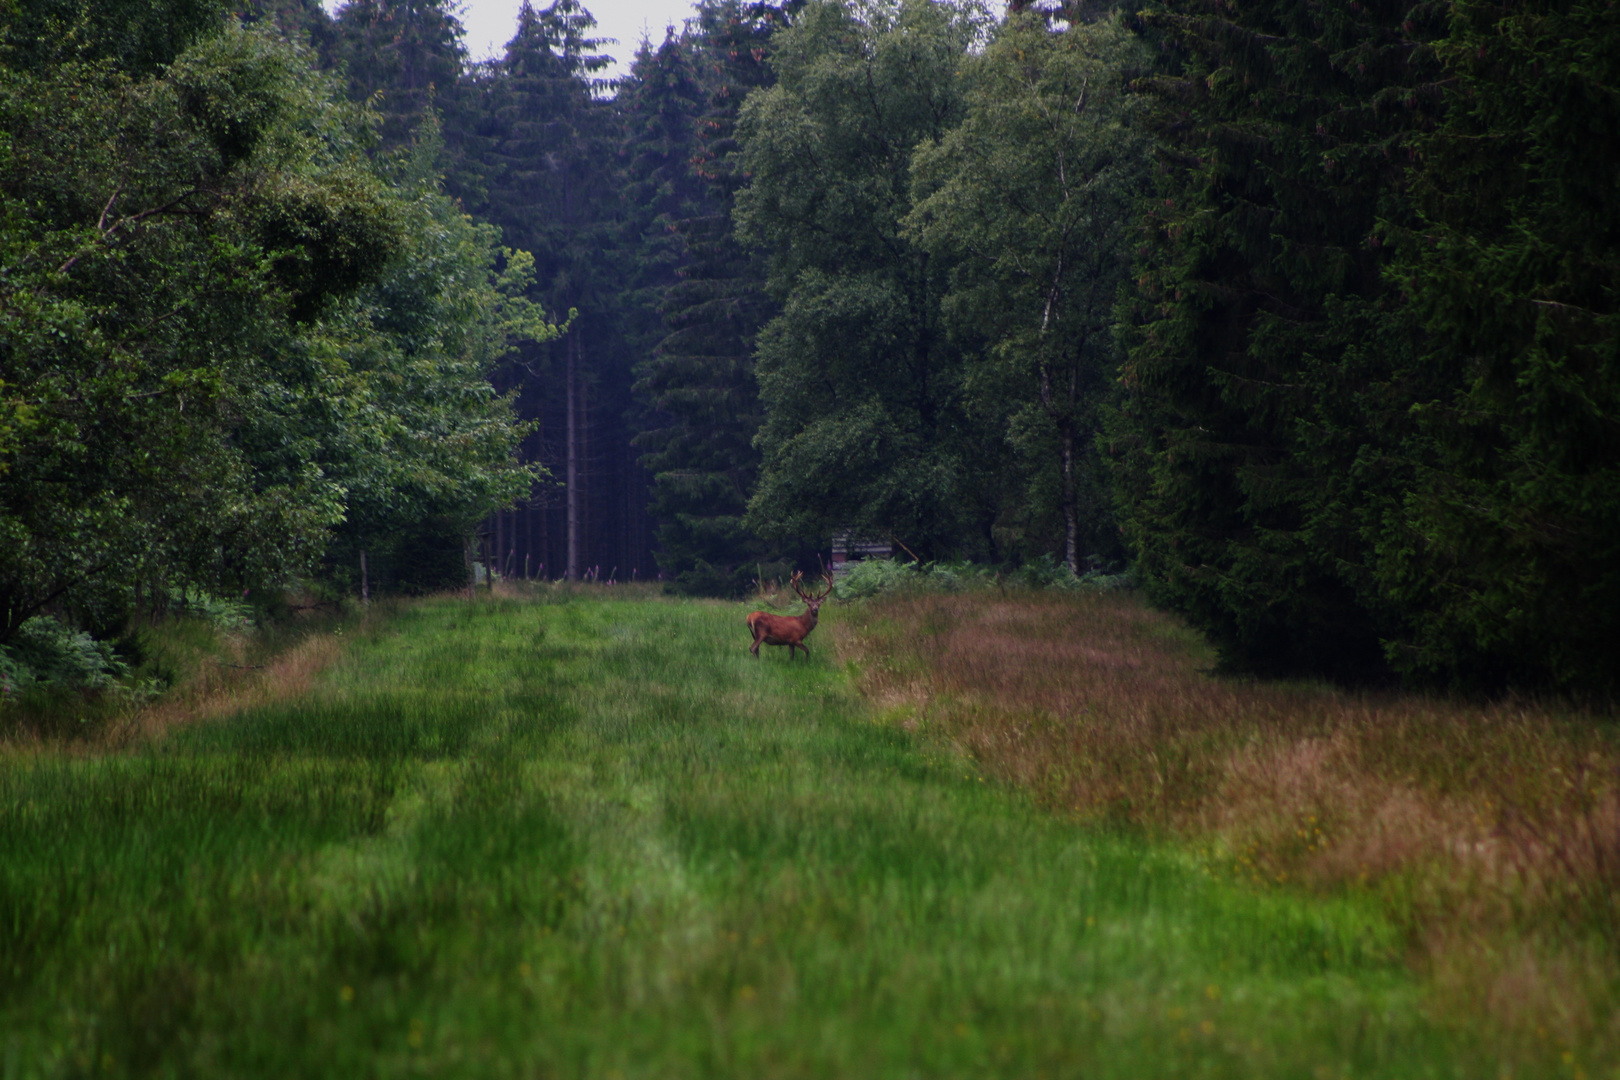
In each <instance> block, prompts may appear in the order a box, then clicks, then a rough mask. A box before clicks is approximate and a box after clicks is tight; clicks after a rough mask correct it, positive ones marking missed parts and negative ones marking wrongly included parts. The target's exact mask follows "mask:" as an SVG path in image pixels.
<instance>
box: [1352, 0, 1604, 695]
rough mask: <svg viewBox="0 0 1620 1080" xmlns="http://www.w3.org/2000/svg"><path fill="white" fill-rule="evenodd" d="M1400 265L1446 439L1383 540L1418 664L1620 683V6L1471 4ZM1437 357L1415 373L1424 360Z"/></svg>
mask: <svg viewBox="0 0 1620 1080" xmlns="http://www.w3.org/2000/svg"><path fill="white" fill-rule="evenodd" d="M1438 50H1439V53H1440V56H1441V58H1442V60H1443V61H1444V62H1445V65H1446V69H1447V71H1448V73H1449V74H1450V75H1451V76H1452V78H1453V82H1452V84H1451V87H1450V89H1449V92H1448V100H1449V106H1448V110H1447V113H1446V118H1445V122H1444V123H1443V124H1442V125H1441V126H1440V127H1439V129H1438V130H1437V131H1435V132H1434V133H1433V135H1431V136H1429V137H1427V138H1425V139H1423V140H1422V141H1421V143H1420V144H1419V149H1420V152H1421V159H1420V160H1421V164H1420V167H1419V169H1418V173H1417V177H1416V186H1417V197H1418V199H1419V202H1420V205H1421V207H1422V209H1423V210H1424V212H1425V221H1424V222H1423V223H1422V225H1421V226H1419V227H1418V228H1417V229H1415V230H1414V231H1413V234H1412V235H1411V236H1410V238H1409V239H1407V241H1406V242H1405V243H1404V244H1403V246H1402V249H1401V251H1402V258H1401V259H1400V261H1399V263H1398V264H1397V265H1396V266H1395V267H1393V268H1392V269H1391V272H1390V277H1391V280H1392V281H1394V282H1395V283H1397V284H1402V285H1404V286H1405V287H1406V289H1407V290H1408V294H1409V296H1410V299H1411V301H1412V303H1413V306H1414V308H1415V309H1416V311H1417V313H1418V314H1419V316H1420V317H1421V318H1422V319H1423V321H1424V324H1425V327H1426V329H1427V331H1428V337H1427V339H1426V341H1425V348H1424V354H1423V356H1422V359H1421V360H1420V361H1419V362H1418V363H1417V364H1415V365H1414V367H1415V368H1418V369H1420V370H1423V371H1427V372H1434V373H1435V374H1433V375H1430V380H1431V382H1430V385H1431V386H1433V389H1432V390H1430V391H1429V392H1428V393H1425V394H1424V395H1422V396H1419V397H1416V398H1415V404H1416V405H1417V407H1418V410H1419V412H1418V417H1419V423H1420V426H1421V428H1422V430H1423V431H1424V433H1425V434H1426V435H1427V436H1428V437H1430V438H1432V440H1433V443H1432V448H1431V452H1430V453H1429V454H1427V455H1425V457H1424V459H1423V461H1422V465H1421V467H1420V468H1419V470H1418V471H1417V474H1416V478H1415V483H1414V484H1413V485H1412V487H1411V488H1410V489H1409V490H1408V491H1407V492H1405V493H1404V498H1403V500H1402V509H1403V511H1404V515H1403V518H1404V520H1403V521H1402V522H1401V524H1402V525H1403V526H1404V527H1403V528H1402V529H1400V530H1399V531H1394V530H1392V531H1391V532H1390V533H1388V534H1386V536H1385V537H1384V538H1383V539H1382V546H1381V554H1382V556H1383V559H1382V563H1381V566H1380V582H1381V584H1382V585H1383V586H1384V588H1385V589H1386V590H1388V592H1389V593H1390V594H1391V596H1392V597H1393V598H1394V599H1395V600H1396V602H1398V603H1399V604H1400V605H1401V606H1402V607H1403V609H1405V610H1408V611H1411V612H1412V613H1413V615H1412V620H1411V624H1412V625H1411V629H1410V630H1409V631H1407V632H1406V633H1404V634H1402V635H1401V637H1400V638H1399V639H1397V640H1396V641H1394V642H1392V655H1393V658H1394V659H1395V661H1396V662H1397V663H1398V664H1400V665H1401V666H1402V667H1403V668H1405V669H1407V670H1410V671H1414V672H1420V673H1428V674H1439V675H1442V676H1446V677H1449V678H1454V679H1457V678H1460V679H1464V680H1466V681H1469V682H1473V683H1480V682H1486V683H1499V682H1502V681H1513V682H1518V683H1551V684H1552V685H1555V686H1560V687H1567V688H1576V689H1597V690H1612V689H1614V688H1615V687H1616V686H1617V685H1620V683H1617V680H1620V644H1617V642H1620V426H1617V424H1616V420H1615V417H1616V415H1617V414H1620V206H1617V201H1616V197H1615V196H1616V187H1615V179H1616V177H1617V176H1620V96H1617V91H1616V87H1617V86H1620V16H1617V14H1616V12H1615V9H1614V6H1613V5H1612V4H1605V3H1596V2H1575V3H1539V2H1538V3H1524V4H1515V5H1508V6H1506V7H1503V6H1499V5H1487V4H1481V3H1473V2H1468V3H1459V4H1457V5H1455V7H1454V9H1453V12H1452V21H1451V28H1450V33H1449V34H1448V36H1447V38H1446V39H1445V41H1444V42H1443V43H1442V44H1441V45H1440V46H1439V47H1438ZM1416 374H1417V372H1414V375H1416Z"/></svg>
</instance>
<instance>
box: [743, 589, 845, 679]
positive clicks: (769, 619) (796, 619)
mask: <svg viewBox="0 0 1620 1080" xmlns="http://www.w3.org/2000/svg"><path fill="white" fill-rule="evenodd" d="M803 577H804V575H803V574H799V573H795V574H794V575H793V591H794V592H796V593H798V594H799V599H801V600H803V601H804V605H805V613H804V614H803V615H772V614H770V613H769V612H765V611H755V612H752V613H751V614H750V615H749V616H748V629H749V631H750V632H751V633H752V634H753V635H754V644H753V645H751V646H749V648H748V651H749V652H751V653H753V654H754V658H755V659H756V660H757V659H758V658H759V647H760V646H761V645H786V646H787V647H788V659H789V660H791V659H793V655H794V650H796V649H803V650H804V655H805V657H806V658H808V657H809V656H810V647H809V646H808V645H806V644H805V643H804V639H805V637H806V636H807V635H808V634H809V633H810V631H812V630H814V629H815V628H816V617H817V615H818V614H819V613H820V611H821V604H822V601H824V600H826V599H827V596H828V594H829V593H831V592H832V577H831V576H830V575H827V574H823V575H822V578H823V580H825V581H826V582H827V587H826V589H824V590H823V591H822V592H821V593H820V594H819V595H816V596H811V595H810V594H809V593H807V592H805V591H804V589H802V588H800V586H799V581H800V579H802V578H803Z"/></svg>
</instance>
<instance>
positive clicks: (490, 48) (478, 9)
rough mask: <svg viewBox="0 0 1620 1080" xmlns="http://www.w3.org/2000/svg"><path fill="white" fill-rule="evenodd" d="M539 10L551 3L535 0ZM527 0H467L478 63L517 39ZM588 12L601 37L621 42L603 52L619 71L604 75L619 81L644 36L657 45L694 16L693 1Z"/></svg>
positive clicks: (632, 3)
mask: <svg viewBox="0 0 1620 1080" xmlns="http://www.w3.org/2000/svg"><path fill="white" fill-rule="evenodd" d="M530 2H531V3H533V4H534V6H535V7H536V8H543V7H545V6H546V4H547V3H549V0H530ZM521 3H522V0H462V7H461V23H462V25H463V26H465V27H466V28H467V52H468V53H470V54H471V55H472V58H473V59H474V60H483V59H485V58H487V57H489V56H492V55H494V54H496V53H498V52H500V50H501V47H502V46H504V45H505V44H506V42H507V39H508V38H510V37H511V36H512V27H513V25H514V24H515V23H516V22H517V10H518V7H519V6H520V5H521ZM585 9H586V10H587V11H589V12H590V13H591V14H592V15H595V16H596V33H597V36H598V37H604V38H618V41H616V42H614V43H613V44H612V45H609V46H608V47H607V48H606V49H604V50H603V51H604V52H606V53H607V54H608V55H609V56H612V57H613V58H614V59H615V60H617V61H618V65H616V66H615V67H614V68H613V70H611V71H606V72H603V74H604V75H607V76H609V77H615V76H618V75H622V74H624V73H625V72H626V71H627V70H628V69H629V67H630V58H631V57H632V56H634V55H635V54H636V46H637V45H638V44H640V43H641V38H642V35H643V34H646V35H647V36H648V37H650V38H652V39H653V43H654V44H657V43H658V42H660V41H662V40H663V38H664V27H665V26H668V25H671V24H673V25H674V26H675V27H676V28H677V29H679V28H680V25H681V20H683V19H685V18H686V17H687V16H688V15H690V14H692V4H691V0H585Z"/></svg>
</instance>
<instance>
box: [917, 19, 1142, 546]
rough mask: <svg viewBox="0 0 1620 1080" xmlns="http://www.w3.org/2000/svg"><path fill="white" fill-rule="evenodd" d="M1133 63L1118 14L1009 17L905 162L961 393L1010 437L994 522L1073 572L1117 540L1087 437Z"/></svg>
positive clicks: (1130, 150)
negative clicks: (946, 278)
mask: <svg viewBox="0 0 1620 1080" xmlns="http://www.w3.org/2000/svg"><path fill="white" fill-rule="evenodd" d="M1144 59H1145V57H1144V55H1143V50H1142V48H1141V45H1140V43H1139V42H1138V41H1137V40H1136V39H1135V38H1134V37H1133V36H1132V35H1131V34H1130V33H1129V32H1128V31H1127V30H1126V29H1125V28H1124V27H1123V26H1122V25H1121V24H1120V22H1119V21H1117V20H1113V19H1110V20H1105V21H1101V22H1096V23H1091V24H1081V25H1076V26H1072V27H1070V28H1069V29H1067V30H1066V31H1064V32H1061V33H1059V32H1054V31H1053V29H1052V28H1051V27H1050V26H1049V25H1048V23H1047V20H1046V18H1045V17H1044V16H1041V15H1038V14H1036V13H1033V12H1030V13H1025V14H1022V15H1014V16H1012V17H1010V18H1009V20H1008V22H1007V23H1006V24H1005V25H1003V26H1002V27H1000V28H999V29H998V30H997V32H996V35H995V38H994V40H993V41H992V43H991V44H990V46H989V47H988V48H987V49H985V50H984V51H983V52H981V53H979V54H978V55H976V56H973V57H971V58H970V59H969V60H968V62H967V64H966V65H965V69H964V75H965V78H966V80H967V111H966V115H965V116H964V118H963V120H962V123H961V124H960V125H958V126H957V127H956V128H955V129H954V130H952V131H951V132H950V133H949V134H948V135H946V136H945V138H944V139H942V140H941V141H940V142H939V143H937V144H935V145H928V144H924V145H923V146H922V147H920V148H919V149H918V151H917V155H916V157H915V160H914V163H913V172H914V175H915V183H916V186H917V188H918V191H919V193H920V196H921V197H920V198H919V201H918V202H917V204H916V205H915V207H914V208H913V209H912V211H911V214H910V217H909V218H908V219H907V227H908V229H909V231H910V234H911V235H912V236H913V237H915V239H917V241H918V242H919V243H920V244H921V245H922V246H923V248H924V249H925V250H927V251H929V252H930V253H931V254H933V255H935V256H936V257H938V258H942V259H946V260H950V261H951V265H952V266H953V270H952V279H951V289H950V292H949V294H948V295H947V296H946V297H945V298H944V300H943V302H942V303H943V306H944V311H945V317H946V321H947V324H948V325H949V326H950V328H951V330H952V332H953V334H955V335H956V337H957V338H958V340H961V341H963V342H964V343H965V344H967V345H968V347H969V356H970V360H969V366H968V374H967V394H968V396H969V399H970V401H971V402H972V407H973V408H974V409H975V410H976V411H977V412H978V413H979V414H981V415H982V416H983V417H985V418H986V422H987V423H988V424H991V425H994V426H996V427H1000V428H1001V429H1002V431H1003V432H1004V433H1005V436H1004V437H1005V439H1006V441H1007V443H1008V445H1009V447H1010V448H1011V450H1012V460H1010V461H1009V462H1008V465H1007V468H1008V484H1007V489H1008V490H1007V491H1006V496H1007V497H1006V498H1005V500H1004V501H1003V503H1002V506H1001V508H1000V512H999V515H998V528H999V529H1000V530H1004V531H1005V532H1007V533H1009V534H1011V535H1012V536H1013V537H1018V538H1026V539H1025V543H1026V544H1027V543H1028V538H1031V534H1032V533H1033V534H1034V536H1033V538H1034V539H1035V543H1034V544H1028V546H1029V547H1033V548H1035V550H1037V551H1038V550H1041V549H1045V550H1046V551H1051V550H1052V548H1053V547H1058V548H1060V549H1061V550H1062V551H1063V553H1064V561H1065V562H1066V563H1067V564H1068V566H1069V569H1070V570H1071V571H1077V570H1078V569H1079V566H1080V556H1081V554H1082V552H1083V551H1086V550H1095V549H1097V548H1100V547H1101V548H1111V547H1116V546H1117V540H1116V539H1115V537H1114V535H1113V533H1114V523H1113V520H1112V516H1111V514H1110V513H1109V508H1108V505H1107V502H1106V500H1105V499H1102V498H1099V497H1097V496H1098V495H1100V494H1101V491H1100V489H1101V487H1102V484H1101V483H1100V482H1099V477H1098V476H1097V471H1098V470H1097V465H1098V462H1097V460H1096V459H1097V455H1096V452H1095V450H1094V448H1093V443H1094V441H1095V435H1096V432H1097V423H1098V420H1097V413H1098V406H1099V404H1100V402H1101V400H1102V399H1103V397H1104V396H1105V395H1106V393H1107V391H1108V388H1109V387H1110V386H1111V385H1112V382H1113V378H1112V376H1113V374H1114V368H1115V364H1116V362H1117V361H1116V357H1115V352H1114V342H1113V335H1112V324H1113V304H1114V296H1115V293H1116V292H1117V291H1118V289H1119V286H1120V284H1121V282H1122V281H1123V279H1124V277H1125V272H1126V270H1127V268H1128V264H1129V247H1128V243H1127V242H1128V240H1129V239H1130V236H1131V219H1132V214H1131V211H1132V209H1133V207H1134V203H1135V201H1136V200H1137V198H1138V197H1139V195H1140V193H1141V191H1142V189H1143V187H1144V184H1145V179H1146V170H1147V161H1148V143H1147V137H1146V133H1145V132H1144V131H1143V130H1141V128H1140V126H1139V125H1138V124H1137V123H1136V114H1137V113H1139V112H1140V111H1141V110H1140V108H1139V105H1138V102H1137V101H1136V100H1135V99H1133V98H1132V97H1130V96H1128V95H1127V93H1126V86H1125V82H1126V73H1127V72H1128V71H1129V70H1130V69H1131V67H1132V66H1133V65H1138V64H1140V63H1142V62H1143V60H1144ZM1088 495H1089V496H1090V497H1088ZM1047 522H1055V523H1056V528H1055V529H1054V528H1052V527H1051V526H1050V525H1048V526H1047V528H1045V529H1044V530H1043V529H1042V525H1043V524H1044V523H1047ZM1053 533H1056V536H1057V540H1056V543H1053V542H1052V537H1053ZM1043 534H1044V535H1043ZM1013 546H1014V547H1015V548H1016V547H1019V546H1024V545H1020V544H1018V543H1017V542H1016V541H1014V545H1013ZM1031 553H1032V554H1033V552H1031Z"/></svg>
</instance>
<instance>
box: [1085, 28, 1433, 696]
mask: <svg viewBox="0 0 1620 1080" xmlns="http://www.w3.org/2000/svg"><path fill="white" fill-rule="evenodd" d="M1444 17H1445V9H1444V7H1443V5H1439V4H1427V3H1424V4H1418V5H1416V6H1413V5H1412V4H1410V3H1407V2H1403V0H1370V2H1366V3H1361V2H1358V3H1355V4H1350V5H1304V4H1298V3H1295V2H1293V0H1271V2H1261V3H1256V4H1246V5H1243V6H1242V7H1238V8H1229V7H1224V6H1223V7H1212V6H1206V5H1202V4H1194V3H1184V2H1166V3H1160V4H1158V5H1156V6H1155V7H1153V8H1150V9H1149V11H1148V12H1147V13H1146V15H1145V16H1144V17H1143V22H1142V23H1141V24H1140V25H1141V26H1142V27H1143V30H1144V32H1145V33H1146V34H1147V35H1148V36H1149V37H1150V38H1151V39H1152V40H1153V41H1154V42H1155V44H1156V45H1157V46H1158V48H1159V55H1160V56H1161V58H1162V61H1163V68H1162V70H1161V71H1160V72H1159V73H1157V74H1156V75H1153V76H1150V77H1146V78H1144V79H1142V80H1141V81H1140V82H1139V83H1138V86H1139V88H1141V89H1143V90H1145V91H1147V92H1150V93H1151V94H1152V95H1153V96H1154V98H1155V99H1156V100H1157V101H1158V103H1159V105H1160V107H1161V114H1160V122H1161V125H1162V127H1161V130H1162V131H1163V133H1164V135H1165V139H1166V143H1167V146H1166V149H1165V152H1164V154H1163V156H1162V157H1163V161H1164V163H1165V164H1164V171H1163V174H1162V176H1161V188H1160V190H1159V191H1158V192H1157V194H1156V195H1155V196H1154V198H1153V199H1152V200H1150V201H1149V203H1148V204H1147V205H1146V206H1145V207H1144V221H1145V226H1144V230H1143V252H1142V258H1141V260H1140V263H1139V266H1138V267H1137V273H1136V279H1135V282H1134V288H1133V290H1132V291H1131V293H1130V294H1129V296H1128V297H1127V298H1126V299H1125V300H1124V301H1123V302H1122V306H1121V309H1120V314H1121V318H1122V321H1123V322H1124V323H1125V327H1124V337H1125V341H1126V345H1127V348H1128V355H1127V359H1126V362H1125V365H1124V369H1123V374H1122V380H1121V382H1122V390H1123V398H1122V404H1121V406H1120V408H1119V412H1118V414H1117V416H1116V417H1115V421H1114V423H1113V425H1112V429H1111V431H1110V433H1109V436H1108V447H1109V449H1110V451H1111V452H1112V454H1113V455H1114V457H1115V460H1116V463H1117V471H1116V476H1117V482H1118V493H1119V499H1120V504H1121V507H1120V513H1121V517H1122V522H1123V525H1124V527H1125V529H1126V532H1127V535H1128V537H1129V539H1130V541H1131V542H1132V544H1133V546H1134V547H1135V549H1136V553H1137V570H1138V573H1139V574H1140V575H1141V577H1142V579H1143V580H1144V583H1145V584H1146V585H1147V587H1148V590H1149V592H1150V594H1151V595H1152V596H1153V597H1154V598H1155V599H1156V600H1158V601H1159V602H1161V603H1164V604H1166V605H1168V606H1169V607H1171V608H1173V609H1175V610H1178V611H1180V612H1183V613H1184V614H1186V615H1187V617H1188V618H1189V619H1190V621H1191V622H1192V623H1193V624H1194V625H1195V626H1197V627H1198V628H1199V629H1201V630H1203V631H1205V632H1206V633H1208V634H1209V635H1210V636H1211V638H1212V639H1213V640H1214V641H1215V643H1216V644H1217V646H1218V647H1219V649H1220V652H1221V656H1222V659H1223V661H1224V663H1225V664H1227V665H1228V666H1230V667H1235V668H1241V669H1246V670H1253V671H1264V672H1279V673H1280V672H1301V671H1305V672H1320V673H1328V674H1335V675H1341V676H1346V677H1356V676H1369V675H1378V674H1380V673H1382V672H1383V671H1385V670H1386V661H1385V656H1384V651H1383V645H1382V643H1383V642H1384V641H1386V640H1390V639H1392V638H1394V637H1396V636H1398V635H1400V634H1401V633H1402V632H1403V629H1404V615H1403V612H1402V611H1401V610H1400V608H1399V605H1396V604H1392V603H1390V602H1389V601H1388V600H1387V598H1386V597H1385V596H1384V594H1383V592H1382V590H1381V588H1380V586H1379V583H1378V580H1377V571H1376V562H1377V558H1378V555H1377V549H1378V545H1379V543H1380V539H1381V537H1382V536H1383V535H1384V533H1385V531H1386V527H1387V523H1388V521H1389V520H1390V519H1391V516H1392V515H1396V514H1398V513H1399V498H1400V492H1401V491H1402V490H1403V489H1404V488H1405V487H1406V486H1407V485H1409V484H1410V482H1411V480H1412V477H1413V472H1414V468H1415V465H1414V463H1415V460H1416V458H1415V457H1414V453H1415V451H1414V447H1413V440H1414V439H1415V438H1416V437H1417V436H1416V434H1415V432H1414V431H1413V429H1412V426H1411V423H1410V419H1409V417H1408V410H1407V406H1408V404H1409V403H1410V402H1411V401H1412V400H1413V395H1414V394H1415V393H1417V389H1416V388H1414V387H1412V386H1409V385H1404V384H1403V382H1402V380H1410V379H1412V378H1422V377H1424V376H1423V373H1422V372H1421V371H1420V370H1418V369H1416V368H1415V367H1414V365H1413V364H1412V363H1411V360H1412V357H1413V355H1414V350H1415V349H1416V348H1417V341H1418V334H1417V331H1416V327H1415V326H1414V325H1413V322H1412V320H1411V319H1410V318H1409V317H1407V315H1406V314H1405V313H1404V310H1403V308H1402V306H1401V303H1400V298H1399V296H1398V295H1397V293H1396V291H1395V290H1394V289H1393V288H1392V286H1391V285H1390V284H1389V282H1388V281H1387V280H1386V278H1385V276H1384V271H1385V269H1386V267H1387V266H1388V265H1389V262H1390V252H1391V248H1390V244H1389V237H1390V235H1391V230H1394V229H1396V228H1397V227H1399V226H1400V225H1402V224H1403V223H1410V221H1411V218H1412V215H1411V210H1410V205H1409V202H1408V201H1407V196H1406V167H1407V164H1408V162H1409V161H1410V160H1411V158H1412V155H1413V153H1414V145H1413V138H1414V136H1415V135H1417V134H1418V133H1420V132H1421V131H1423V130H1424V129H1425V127H1426V126H1428V125H1430V124H1432V121H1433V115H1434V112H1435V110H1436V107H1437V103H1438V101H1439V97H1440V92H1439V89H1438V87H1437V85H1436V83H1437V80H1438V78H1439V71H1438V65H1437V61H1436V59H1435V56H1434V53H1433V51H1432V49H1430V48H1429V47H1428V45H1427V43H1428V42H1431V41H1432V40H1433V39H1435V38H1436V37H1438V36H1439V35H1440V33H1441V32H1443V30H1444Z"/></svg>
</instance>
